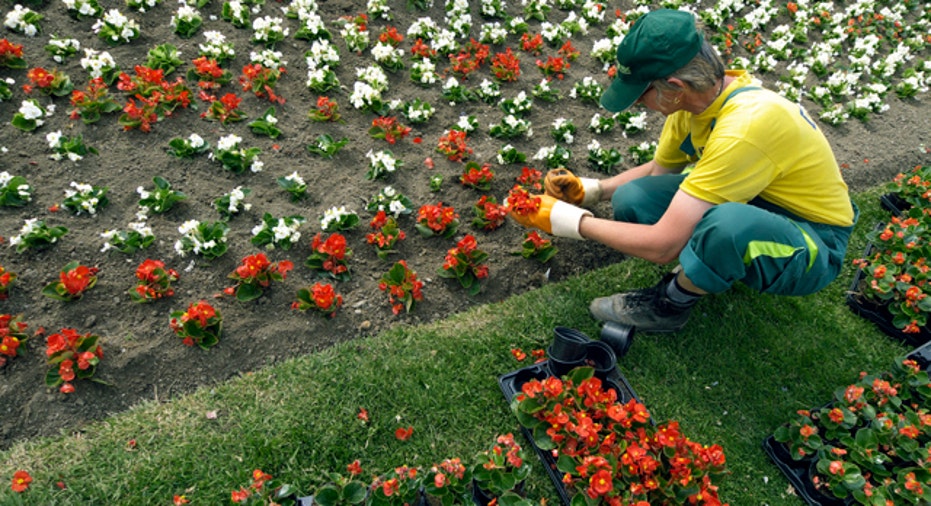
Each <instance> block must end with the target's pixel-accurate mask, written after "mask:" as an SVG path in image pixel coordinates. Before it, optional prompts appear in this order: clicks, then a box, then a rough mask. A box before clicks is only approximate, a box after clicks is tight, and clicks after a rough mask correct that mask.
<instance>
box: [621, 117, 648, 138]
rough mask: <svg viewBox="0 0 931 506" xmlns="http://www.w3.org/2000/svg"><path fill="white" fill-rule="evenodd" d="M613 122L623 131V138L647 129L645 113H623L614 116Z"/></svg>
mask: <svg viewBox="0 0 931 506" xmlns="http://www.w3.org/2000/svg"><path fill="white" fill-rule="evenodd" d="M614 120H615V121H616V122H617V124H618V125H620V126H621V128H623V129H624V132H623V133H624V137H627V136H628V135H634V134H638V133H640V132H642V131H644V130H646V128H647V113H646V112H645V111H641V112H639V113H635V112H633V111H623V112H620V113H618V114H617V115H615V119H614Z"/></svg>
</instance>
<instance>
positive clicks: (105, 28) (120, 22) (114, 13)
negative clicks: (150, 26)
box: [93, 9, 139, 46]
mask: <svg viewBox="0 0 931 506" xmlns="http://www.w3.org/2000/svg"><path fill="white" fill-rule="evenodd" d="M93 30H94V33H96V34H97V36H98V37H100V39H101V40H103V41H104V42H106V43H107V44H109V45H111V46H118V45H120V44H125V43H127V42H130V41H132V40H135V39H136V38H138V37H139V23H136V21H135V20H132V19H129V18H127V17H126V16H125V15H123V14H122V13H121V12H120V11H118V10H117V9H110V10H109V11H107V13H106V14H104V15H103V17H102V18H100V19H98V20H97V22H96V23H94V26H93Z"/></svg>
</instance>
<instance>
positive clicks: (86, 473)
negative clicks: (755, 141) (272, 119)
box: [0, 189, 909, 505]
mask: <svg viewBox="0 0 931 506" xmlns="http://www.w3.org/2000/svg"><path fill="white" fill-rule="evenodd" d="M879 191H880V190H879V189H876V190H873V191H869V192H865V193H862V194H858V195H856V196H855V200H856V202H857V203H858V205H859V206H860V209H861V219H860V222H859V224H858V226H857V231H856V232H855V234H854V237H853V239H852V241H851V245H850V250H849V253H848V258H853V257H855V256H857V255H859V254H860V253H861V252H862V250H863V247H864V246H865V239H864V234H865V232H866V231H867V230H869V229H870V228H871V227H872V226H873V225H874V224H875V223H876V222H877V221H880V220H882V219H884V217H885V216H886V214H885V212H884V211H883V210H882V209H881V208H880V206H879V204H878V199H877V197H878V195H879ZM660 270H661V269H660V268H658V267H656V266H653V265H651V264H647V263H645V262H641V261H638V260H630V261H625V262H622V263H619V264H617V265H614V266H611V267H608V268H605V269H601V270H598V271H595V272H590V273H587V274H585V275H583V276H580V277H577V278H573V279H571V280H568V281H565V282H562V283H558V284H553V285H549V286H546V287H544V288H542V289H539V290H535V291H533V292H529V293H526V294H523V295H520V296H516V297H513V298H511V299H509V300H507V301H505V302H502V303H499V304H492V305H487V306H482V307H477V308H474V309H473V310H470V311H468V312H466V313H463V314H460V315H457V316H454V317H451V318H449V319H447V320H443V321H440V322H436V323H433V324H429V325H423V326H419V327H413V328H410V327H407V328H404V327H398V328H394V329H392V330H390V331H387V332H385V333H383V334H381V335H378V336H375V337H371V338H367V339H360V340H355V341H351V342H346V343H341V344H339V345H337V346H335V347H333V348H330V349H327V350H324V351H321V352H319V353H315V354H313V355H309V356H305V357H301V358H297V359H293V360H289V361H287V362H284V363H281V364H278V365H275V366H272V367H269V368H266V369H264V370H261V371H258V372H255V373H250V374H246V375H244V376H242V377H239V378H235V379H233V380H231V381H228V382H226V383H223V384H220V385H215V386H212V387H209V388H203V389H201V390H199V391H198V392H196V393H194V394H191V395H187V396H183V397H179V398H176V399H172V400H171V401H170V402H167V403H155V402H147V403H144V404H142V405H140V406H137V407H136V408H134V409H132V410H130V411H128V412H126V413H122V414H119V415H117V416H114V417H112V418H110V419H108V420H106V421H104V422H101V423H97V424H94V425H92V426H89V427H86V428H84V429H83V430H82V431H81V432H80V433H77V434H69V435H62V436H60V437H55V438H47V439H41V440H36V441H29V442H25V443H21V444H17V445H16V446H15V447H13V448H12V449H10V450H8V451H6V452H3V453H0V478H2V479H3V480H9V479H10V478H11V477H12V475H13V473H14V471H16V470H18V469H24V470H27V471H29V472H30V473H31V474H32V476H33V477H34V479H35V481H34V483H33V485H32V487H31V488H30V489H29V490H28V491H27V492H26V493H24V494H14V493H12V492H11V491H10V488H9V486H8V485H4V486H3V489H2V490H0V504H41V505H56V504H67V505H70V504H110V505H117V504H126V505H139V504H154V505H160V504H170V502H171V498H172V496H173V495H174V494H182V493H183V494H185V495H186V496H187V497H188V498H189V499H190V500H191V501H192V502H191V503H192V504H226V503H228V502H229V500H230V499H229V498H230V491H232V490H233V489H236V488H238V487H240V486H242V485H247V484H248V483H249V482H250V477H251V472H252V470H253V469H256V468H259V469H262V470H264V471H266V472H268V473H270V474H272V475H274V476H275V478H277V479H281V480H282V481H284V482H286V483H289V484H292V485H293V486H295V487H296V489H297V490H298V491H299V492H300V493H301V495H306V494H310V493H312V492H313V489H314V487H315V486H317V485H320V484H321V481H322V480H323V479H324V477H325V475H326V473H327V472H334V471H335V472H342V471H343V470H344V469H345V466H346V464H348V463H349V462H351V461H353V460H354V459H360V460H361V462H362V465H363V468H364V470H365V472H366V474H367V475H374V474H377V473H379V472H384V471H386V470H389V469H391V468H393V467H396V466H398V465H401V464H408V465H421V466H428V465H430V464H431V463H433V462H435V461H439V460H440V459H443V458H447V457H456V456H458V457H462V458H463V459H464V460H470V459H471V457H472V456H474V455H475V454H476V453H477V452H478V451H479V450H481V449H483V448H484V447H485V446H487V445H488V444H489V443H490V442H491V441H492V439H493V437H494V436H495V435H496V434H498V433H503V432H517V431H518V430H519V428H518V426H517V423H516V421H515V419H514V418H513V417H512V416H511V414H510V413H509V411H508V408H507V406H506V405H505V403H504V400H503V397H502V395H501V392H500V390H499V387H498V384H497V378H498V377H499V376H500V375H502V374H504V373H507V372H509V371H512V370H515V369H517V368H519V367H522V366H524V365H526V363H524V364H520V363H517V362H515V360H514V358H513V357H512V356H511V354H510V350H511V349H512V348H514V347H519V348H521V349H523V350H525V351H528V352H529V350H531V349H538V348H545V347H546V346H547V345H548V343H549V341H550V339H551V335H552V329H553V327H554V326H556V325H564V326H570V327H575V328H578V329H580V330H582V331H584V332H586V333H588V334H589V335H592V336H597V335H598V332H599V329H598V327H597V324H596V322H594V321H593V320H592V319H591V318H590V317H589V316H588V312H587V306H588V301H589V300H590V299H591V298H593V297H597V296H602V295H605V294H608V293H611V292H614V291H618V290H624V289H630V288H634V287H639V286H645V285H648V284H652V283H653V282H655V280H656V277H657V274H658V273H659V272H660ZM852 275H853V268H852V267H851V266H850V265H849V262H848V265H847V267H846V268H845V272H844V273H843V274H842V275H841V276H840V277H839V278H838V280H837V281H836V282H834V283H833V284H831V285H830V286H829V287H828V288H827V289H825V290H823V291H822V292H820V293H818V294H816V295H813V296H809V297H802V298H796V297H773V296H767V295H759V294H756V293H752V292H751V291H750V290H747V289H745V288H743V287H740V286H738V287H735V289H733V290H731V291H730V292H728V293H726V294H723V295H720V296H715V297H709V298H706V300H703V301H701V302H700V304H699V305H698V306H697V308H696V311H695V313H693V316H692V318H691V321H690V324H689V326H688V327H687V328H686V330H684V331H683V332H680V333H678V334H676V335H658V334H653V335H649V334H638V335H637V336H636V337H635V342H634V346H633V347H632V349H631V351H630V352H629V353H628V355H627V356H626V357H623V359H622V360H621V364H620V367H621V371H622V373H623V374H624V375H625V376H626V378H627V379H628V381H629V382H630V384H631V385H632V386H633V388H634V390H635V391H636V392H637V393H638V394H639V396H640V397H641V399H642V400H643V402H644V403H645V404H646V405H647V406H648V408H650V410H651V412H652V414H653V416H654V418H656V419H657V420H666V419H676V420H679V421H680V423H681V426H682V430H683V432H684V433H685V434H686V435H688V436H689V437H691V438H692V439H694V440H696V441H699V442H702V443H708V444H710V443H719V444H721V445H722V446H723V447H724V449H725V452H726V455H727V458H728V464H729V468H730V470H731V473H732V474H731V476H730V477H729V479H728V480H727V481H725V482H724V483H723V484H722V486H721V489H720V491H721V496H722V498H724V499H725V500H727V501H728V502H730V503H731V504H733V505H748V504H769V505H781V504H801V500H800V499H799V498H797V497H794V496H793V495H792V494H791V492H790V491H788V489H789V487H788V483H787V481H786V480H785V479H784V478H783V476H782V475H781V474H780V472H779V471H778V469H777V468H776V467H775V466H774V465H773V464H772V463H771V462H770V461H769V460H768V458H767V457H766V455H765V454H764V453H763V451H762V450H761V442H762V440H763V439H764V438H765V437H767V436H768V435H769V434H770V433H772V431H773V430H774V429H775V428H776V427H777V426H778V425H779V424H781V423H782V422H784V421H785V420H786V419H787V417H788V416H789V415H790V414H791V413H792V412H793V411H795V410H797V409H800V408H808V407H812V406H816V405H820V404H822V403H824V402H826V401H827V400H828V399H829V398H830V396H831V393H832V391H833V390H834V389H835V388H838V387H841V386H844V385H845V384H846V383H847V382H849V381H852V380H853V379H854V378H855V377H856V375H857V373H858V372H859V371H861V370H870V371H877V370H881V369H883V368H885V367H887V366H888V364H890V363H891V361H892V360H894V358H895V357H897V356H899V355H902V354H904V353H907V352H908V351H909V350H908V348H906V347H905V346H904V345H902V344H900V343H898V342H897V341H894V340H892V339H890V338H888V337H886V336H885V335H884V334H882V333H881V332H879V331H878V330H877V329H876V328H875V327H874V326H873V325H872V324H870V323H869V322H867V321H865V320H863V319H861V318H859V317H857V316H856V315H854V314H853V313H852V312H851V311H850V310H849V309H848V308H847V307H846V305H845V303H844V296H845V292H846V290H847V288H848V286H849V283H850V280H851V277H852ZM528 362H529V360H528ZM363 407H364V408H365V409H367V410H368V412H369V417H370V421H369V423H367V424H363V423H362V422H361V421H360V420H358V419H357V417H356V415H357V413H358V411H359V409H360V408H363ZM212 412H215V413H216V417H215V418H213V417H208V416H207V414H208V413H212ZM402 426H403V427H407V426H413V427H414V434H413V437H412V438H411V439H410V440H409V441H406V442H402V441H398V440H397V439H395V437H394V431H395V429H397V428H398V427H402ZM130 440H135V441H136V447H135V449H132V450H130V449H129V447H128V446H127V442H128V441H130ZM59 481H61V482H63V483H64V484H65V485H66V488H65V489H64V490H61V489H59V488H58V487H57V486H56V485H55V484H56V482H59ZM528 493H529V496H530V497H531V498H534V499H539V498H546V499H548V501H549V504H556V503H557V502H556V496H555V493H554V490H553V488H552V486H551V483H550V482H549V480H548V478H547V476H546V474H545V473H544V471H543V469H542V467H540V466H539V465H537V467H536V468H535V470H534V475H533V478H532V480H531V481H530V483H529V486H528Z"/></svg>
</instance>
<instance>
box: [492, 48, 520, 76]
mask: <svg viewBox="0 0 931 506" xmlns="http://www.w3.org/2000/svg"><path fill="white" fill-rule="evenodd" d="M491 73H492V75H494V76H495V79H497V80H499V81H504V82H514V81H517V79H518V78H519V77H520V59H519V58H518V57H517V56H515V55H514V53H513V52H511V48H507V49H506V50H505V52H503V53H497V54H495V57H494V58H492V60H491Z"/></svg>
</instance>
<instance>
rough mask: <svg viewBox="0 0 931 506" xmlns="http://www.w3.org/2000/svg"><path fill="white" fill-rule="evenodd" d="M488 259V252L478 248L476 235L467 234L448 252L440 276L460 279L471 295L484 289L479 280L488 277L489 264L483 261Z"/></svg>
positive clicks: (460, 282)
mask: <svg viewBox="0 0 931 506" xmlns="http://www.w3.org/2000/svg"><path fill="white" fill-rule="evenodd" d="M487 259H488V253H485V252H484V251H482V250H480V249H479V248H478V243H477V242H476V240H475V237H474V236H472V234H466V236H465V237H463V238H462V240H460V241H459V242H458V243H456V247H455V248H450V250H449V251H447V252H446V259H445V260H444V262H443V267H441V268H440V276H442V277H444V278H455V279H457V280H459V284H460V285H462V287H463V288H465V289H466V290H468V291H469V295H476V294H477V293H478V292H479V291H481V289H482V286H481V284H480V283H479V282H480V281H481V280H483V279H485V278H487V277H488V265H486V264H483V263H482V262H484V261H485V260H487Z"/></svg>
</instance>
